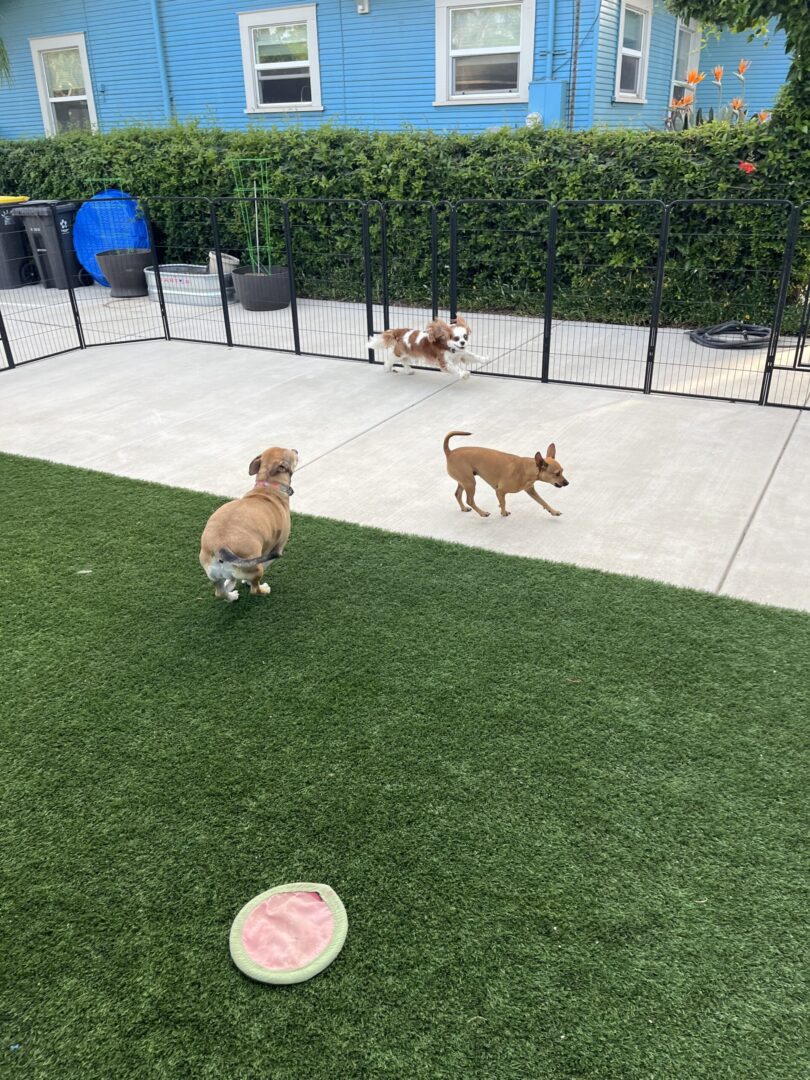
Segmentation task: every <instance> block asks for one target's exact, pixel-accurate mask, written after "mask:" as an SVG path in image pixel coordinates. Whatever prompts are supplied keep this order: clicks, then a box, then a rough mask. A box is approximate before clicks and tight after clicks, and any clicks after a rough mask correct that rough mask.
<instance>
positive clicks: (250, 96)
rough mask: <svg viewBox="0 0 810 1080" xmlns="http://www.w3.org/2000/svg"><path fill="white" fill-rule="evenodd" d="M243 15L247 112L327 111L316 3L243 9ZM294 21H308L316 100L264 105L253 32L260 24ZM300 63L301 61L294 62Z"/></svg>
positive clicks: (241, 31)
mask: <svg viewBox="0 0 810 1080" xmlns="http://www.w3.org/2000/svg"><path fill="white" fill-rule="evenodd" d="M238 18H239V36H240V38H241V41H242V69H243V72H244V76H245V101H246V102H247V108H246V109H245V112H246V113H285V112H296V113H298V112H323V104H322V102H321V65H320V58H319V54H318V16H317V5H316V4H305V5H302V6H301V7H275V8H268V9H266V10H265V11H248V12H243V13H242V14H241V15H239V16H238ZM292 22H305V23H306V24H307V48H308V52H309V59H308V61H307V63H308V64H309V84H310V88H311V90H312V101H306V102H302V103H301V104H298V105H296V104H294V103H290V104H287V105H262V104H261V103H260V102H259V97H258V87H257V85H256V77H255V75H256V65H255V63H254V60H253V42H252V40H251V38H252V32H253V30H254V29H255V28H257V27H262V26H274V25H275V26H278V25H279V24H282V25H284V24H286V23H292ZM294 66H295V67H300V64H296V65H294Z"/></svg>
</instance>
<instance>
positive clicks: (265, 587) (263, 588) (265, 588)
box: [259, 581, 270, 596]
mask: <svg viewBox="0 0 810 1080" xmlns="http://www.w3.org/2000/svg"><path fill="white" fill-rule="evenodd" d="M259 592H260V593H261V594H262V596H267V594H268V593H269V592H270V586H269V585H268V584H267V582H266V581H263V582H262V583H261V585H260V586H259Z"/></svg>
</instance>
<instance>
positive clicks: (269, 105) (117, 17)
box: [0, 0, 790, 138]
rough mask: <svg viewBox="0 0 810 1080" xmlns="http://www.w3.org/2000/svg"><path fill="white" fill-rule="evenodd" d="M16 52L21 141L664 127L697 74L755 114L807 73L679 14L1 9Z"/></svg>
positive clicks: (643, 5)
mask: <svg viewBox="0 0 810 1080" xmlns="http://www.w3.org/2000/svg"><path fill="white" fill-rule="evenodd" d="M0 37H1V38H2V39H3V41H4V42H5V44H6V48H7V50H8V53H9V57H10V61H11V66H12V82H11V85H8V86H3V87H0V137H5V138H17V137H23V136H38V135H42V134H49V135H53V134H58V133H60V132H63V131H68V130H71V129H73V128H82V127H94V128H98V129H99V130H101V131H109V130H110V129H111V128H115V127H117V126H120V125H123V124H130V123H155V124H160V123H165V122H167V121H168V120H170V119H172V118H176V119H178V120H188V119H191V118H196V119H199V120H201V121H202V122H204V123H212V124H217V125H220V126H221V127H224V128H240V127H241V128H244V127H248V126H259V127H269V126H273V125H279V124H285V123H296V124H304V125H311V124H320V123H323V122H324V121H330V122H333V123H338V124H348V125H352V126H356V127H365V128H379V129H389V130H393V129H397V128H399V127H401V126H402V125H403V124H410V125H413V126H414V127H417V128H430V129H433V130H436V131H445V130H459V131H481V130H484V129H486V128H490V127H494V126H500V125H510V126H521V125H523V124H525V123H527V122H529V123H533V122H537V120H540V121H542V123H544V124H545V125H547V126H551V125H557V126H562V127H566V128H589V127H592V126H594V125H607V126H610V127H637V128H638V127H642V128H643V127H650V128H654V129H660V128H662V127H663V125H664V123H665V121H666V118H667V115H668V110H669V104H670V102H671V100H672V99H673V98H679V97H682V96H683V94H684V93H686V92H687V85H686V77H687V72H688V71H690V70H693V69H700V70H701V71H704V72H706V73H707V77H706V80H705V81H704V82H703V83H702V84H701V85H700V86H699V88H698V100H697V104H698V105H704V106H706V107H708V106H710V105H716V104H717V103H718V100H721V99H722V100H724V101H725V102H728V101H729V100H730V99H731V98H732V97H740V96H742V92H743V91H744V97H745V102H746V105H747V106H748V111H749V113H753V112H755V111H757V110H760V109H771V108H772V107H773V104H774V100H775V98H776V94H777V92H778V90H779V87H780V86H781V85H782V83H783V82H784V80H785V77H786V74H787V71H788V67H789V64H790V61H789V57H788V56H786V54H785V49H784V36H783V35H782V34H781V33H779V32H777V31H775V30H773V29H772V31H771V32H770V33H769V34H768V35H767V37H766V38H765V39H764V41H763V40H757V41H755V42H748V40H747V36H746V35H744V34H743V35H735V34H730V33H723V34H722V35H721V36H720V37H719V38H716V39H710V40H706V41H704V40H703V39H702V35H701V33H700V30H699V28H698V27H697V26H695V25H691V26H687V25H684V24H683V23H682V22H679V20H678V19H677V18H676V17H675V16H673V15H672V14H670V12H669V11H668V10H666V8H665V7H664V6H663V3H662V2H661V0H316V2H312V3H301V2H297V0H292V2H288V0H127V3H126V4H124V5H119V4H111V3H110V2H109V0H0ZM743 57H744V58H745V59H747V60H748V61H749V62H750V68H749V70H748V72H747V73H746V83H745V85H743V83H742V82H741V81H740V80H738V79H737V78H735V77H734V76H733V75H732V74H731V73H732V72H733V70H734V69H736V68H737V65H738V63H739V61H740V59H741V58H743ZM717 65H721V66H723V67H724V68H725V71H726V78H725V80H724V86H723V88H722V91H718V88H717V87H716V86H713V85H712V74H711V72H712V70H713V69H714V67H715V66H717Z"/></svg>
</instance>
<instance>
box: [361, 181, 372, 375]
mask: <svg viewBox="0 0 810 1080" xmlns="http://www.w3.org/2000/svg"><path fill="white" fill-rule="evenodd" d="M361 221H362V225H363V276H364V278H365V288H366V330H367V331H368V336H369V337H370V338H371V337H373V336H374V283H373V279H372V275H371V236H370V235H369V228H368V203H367V202H364V203H363V206H362V211H361ZM368 362H369V363H370V364H373V363H374V350H373V349H369V350H368Z"/></svg>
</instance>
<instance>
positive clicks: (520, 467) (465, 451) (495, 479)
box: [444, 431, 568, 517]
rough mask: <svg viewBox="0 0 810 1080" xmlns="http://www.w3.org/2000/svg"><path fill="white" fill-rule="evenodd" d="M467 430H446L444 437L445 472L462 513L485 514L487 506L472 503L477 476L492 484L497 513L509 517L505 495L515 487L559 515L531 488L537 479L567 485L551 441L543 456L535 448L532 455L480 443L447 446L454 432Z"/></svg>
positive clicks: (554, 515) (557, 511)
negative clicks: (495, 496) (496, 499)
mask: <svg viewBox="0 0 810 1080" xmlns="http://www.w3.org/2000/svg"><path fill="white" fill-rule="evenodd" d="M469 434H470V432H469V431H450V432H448V434H447V435H445V437H444V453H445V457H446V458H447V472H448V473H449V475H450V476H452V478H453V479H454V480H455V481H456V482H457V485H458V486H457V487H456V502H457V503H458V505H459V506H460V507H461V509H462V510H463V511H464V513H465V514H466V513H469V511H470V510H475V512H476V514H480V515H481V517H489V512H488V511H487V510H482V509H481V508H480V506H476V505H475V478H476V476H480V477H481V479H482V480H486V482H487V483H488V484H489V485H490V487H494V488H495V494H496V495H497V496H498V505H499V506H500V508H501V517H509V511H508V510H507V509H506V496H507V495H511V494H514V493H515V492H517V491H525V492H526V494H527V495H528V496H529V497H530V498H532V499H534V501H535V502H537V503H540V505H541V506H542V507H543V509H544V510H548V512H549V513H550V514H551V515H552V517H559V516H560V511H559V510H555V509H554V507H553V506H549V505H548V503H547V502H546V501H545V499H541V498H540V496H539V495H538V494H537V492H536V491H535V490H534V485H535V483H536V482H537V481H538V480H541V481H542V482H543V483H545V484H553V485H554V487H558V488H563V487H568V481H567V480H566V479H565V477H564V476H563V467H562V465H560V463H559V461H557V460H556V457H557V448H556V446H555V445H554V443H551V444H550V445H549V448H548V450H546V456H545V457H543V455H542V454H541V453H540V452H539V450H538V452H537V453H536V454H535V455H534V457H533V458H529V457H518V456H517V454H504V453H502V452H501V451H500V450H487V449H486V447H483V446H460V447H459V448H458V449H457V450H451V449H450V440H451V439H452V438H453V437H454V436H455V435H469ZM462 491H463V492H464V494H465V495H466V496H467V505H466V506H465V505H464V503H463V502H462V500H461V493H462Z"/></svg>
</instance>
